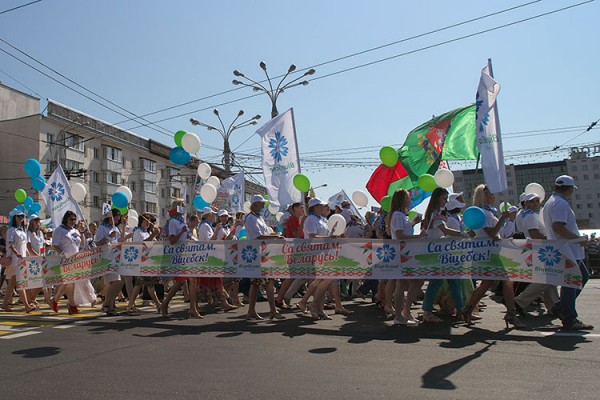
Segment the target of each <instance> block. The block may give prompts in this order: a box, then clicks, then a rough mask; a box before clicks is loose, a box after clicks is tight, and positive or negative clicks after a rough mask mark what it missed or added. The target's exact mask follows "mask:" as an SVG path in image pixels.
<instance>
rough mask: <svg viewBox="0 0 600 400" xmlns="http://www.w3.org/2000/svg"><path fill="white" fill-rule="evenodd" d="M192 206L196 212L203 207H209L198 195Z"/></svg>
mask: <svg viewBox="0 0 600 400" xmlns="http://www.w3.org/2000/svg"><path fill="white" fill-rule="evenodd" d="M192 204H194V207H196V209H197V210H202V209H203V208H204V207H208V206H210V204H208V203H207V202H206V201H204V199H203V198H202V196H200V195H198V196H196V197H194V200H193V201H192Z"/></svg>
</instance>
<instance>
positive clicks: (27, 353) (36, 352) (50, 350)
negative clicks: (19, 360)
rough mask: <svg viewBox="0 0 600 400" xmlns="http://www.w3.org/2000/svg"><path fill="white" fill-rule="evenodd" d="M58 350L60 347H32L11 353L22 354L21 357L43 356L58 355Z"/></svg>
mask: <svg viewBox="0 0 600 400" xmlns="http://www.w3.org/2000/svg"><path fill="white" fill-rule="evenodd" d="M60 351H61V349H60V347H34V348H31V349H23V350H17V351H13V354H17V355H23V358H44V357H52V356H56V355H59V354H60Z"/></svg>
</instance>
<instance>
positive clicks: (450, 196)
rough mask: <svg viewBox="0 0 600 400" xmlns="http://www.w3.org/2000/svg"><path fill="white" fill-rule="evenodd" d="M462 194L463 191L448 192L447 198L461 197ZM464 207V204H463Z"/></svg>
mask: <svg viewBox="0 0 600 400" xmlns="http://www.w3.org/2000/svg"><path fill="white" fill-rule="evenodd" d="M462 195H463V192H458V193H450V194H449V195H448V200H456V199H457V198H458V197H461V196H462ZM463 207H464V206H463Z"/></svg>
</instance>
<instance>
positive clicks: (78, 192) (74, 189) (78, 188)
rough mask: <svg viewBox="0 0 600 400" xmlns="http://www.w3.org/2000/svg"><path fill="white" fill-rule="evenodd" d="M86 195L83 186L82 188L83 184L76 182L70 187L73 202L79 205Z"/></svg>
mask: <svg viewBox="0 0 600 400" xmlns="http://www.w3.org/2000/svg"><path fill="white" fill-rule="evenodd" d="M86 194H87V190H86V188H85V186H83V184H81V183H79V182H77V183H74V184H73V185H72V186H71V197H73V200H75V201H76V202H78V203H79V202H80V201H83V199H85V195H86Z"/></svg>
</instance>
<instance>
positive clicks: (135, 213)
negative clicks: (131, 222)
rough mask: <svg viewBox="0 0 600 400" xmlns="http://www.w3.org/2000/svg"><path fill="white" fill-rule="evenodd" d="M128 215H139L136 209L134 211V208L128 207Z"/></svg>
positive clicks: (136, 216)
mask: <svg viewBox="0 0 600 400" xmlns="http://www.w3.org/2000/svg"><path fill="white" fill-rule="evenodd" d="M129 216H130V217H135V218H139V217H140V216H139V215H138V213H137V211H135V210H134V209H131V208H130V209H129Z"/></svg>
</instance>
